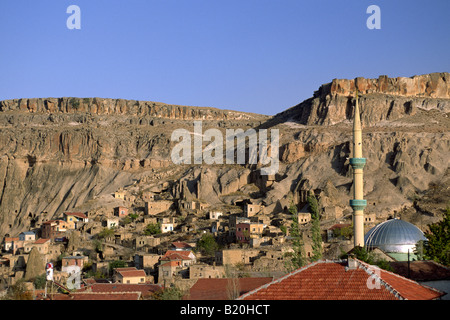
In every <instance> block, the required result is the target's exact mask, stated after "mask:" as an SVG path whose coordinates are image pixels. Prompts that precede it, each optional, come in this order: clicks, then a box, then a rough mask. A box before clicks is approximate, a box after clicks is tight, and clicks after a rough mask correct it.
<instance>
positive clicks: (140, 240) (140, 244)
mask: <svg viewBox="0 0 450 320" xmlns="http://www.w3.org/2000/svg"><path fill="white" fill-rule="evenodd" d="M160 243H161V239H160V238H155V237H153V236H137V237H135V238H134V239H133V247H134V248H135V250H136V251H140V250H142V249H143V248H144V247H147V246H148V247H155V246H157V245H159V244H160Z"/></svg>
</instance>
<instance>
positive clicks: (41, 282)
mask: <svg viewBox="0 0 450 320" xmlns="http://www.w3.org/2000/svg"><path fill="white" fill-rule="evenodd" d="M46 281H47V277H46V275H45V273H44V274H41V275H39V276H37V277H36V278H34V280H33V284H34V287H35V288H36V289H44V288H45V282H46Z"/></svg>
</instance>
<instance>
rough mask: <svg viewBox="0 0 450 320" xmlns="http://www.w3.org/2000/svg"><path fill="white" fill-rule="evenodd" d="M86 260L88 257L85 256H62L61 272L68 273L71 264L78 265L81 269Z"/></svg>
mask: <svg viewBox="0 0 450 320" xmlns="http://www.w3.org/2000/svg"><path fill="white" fill-rule="evenodd" d="M87 262H88V257H86V256H68V257H63V258H62V263H61V265H62V268H61V271H62V272H67V273H70V269H71V267H73V266H77V267H79V268H80V269H81V270H82V269H83V267H84V265H85V264H86V263H87Z"/></svg>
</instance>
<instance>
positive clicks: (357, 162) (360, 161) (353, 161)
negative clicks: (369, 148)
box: [350, 158, 366, 169]
mask: <svg viewBox="0 0 450 320" xmlns="http://www.w3.org/2000/svg"><path fill="white" fill-rule="evenodd" d="M350 165H351V166H352V168H353V169H363V168H364V166H365V165H366V158H350Z"/></svg>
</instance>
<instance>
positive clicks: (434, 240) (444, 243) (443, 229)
mask: <svg viewBox="0 0 450 320" xmlns="http://www.w3.org/2000/svg"><path fill="white" fill-rule="evenodd" d="M428 228H429V230H428V231H426V232H425V237H426V238H427V240H428V241H427V242H426V243H425V248H424V249H425V250H424V251H425V252H424V254H425V259H431V260H434V261H436V262H438V263H441V264H443V265H445V266H450V207H448V208H447V210H446V212H445V213H444V219H442V220H441V221H439V222H437V223H433V224H430V225H428Z"/></svg>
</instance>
